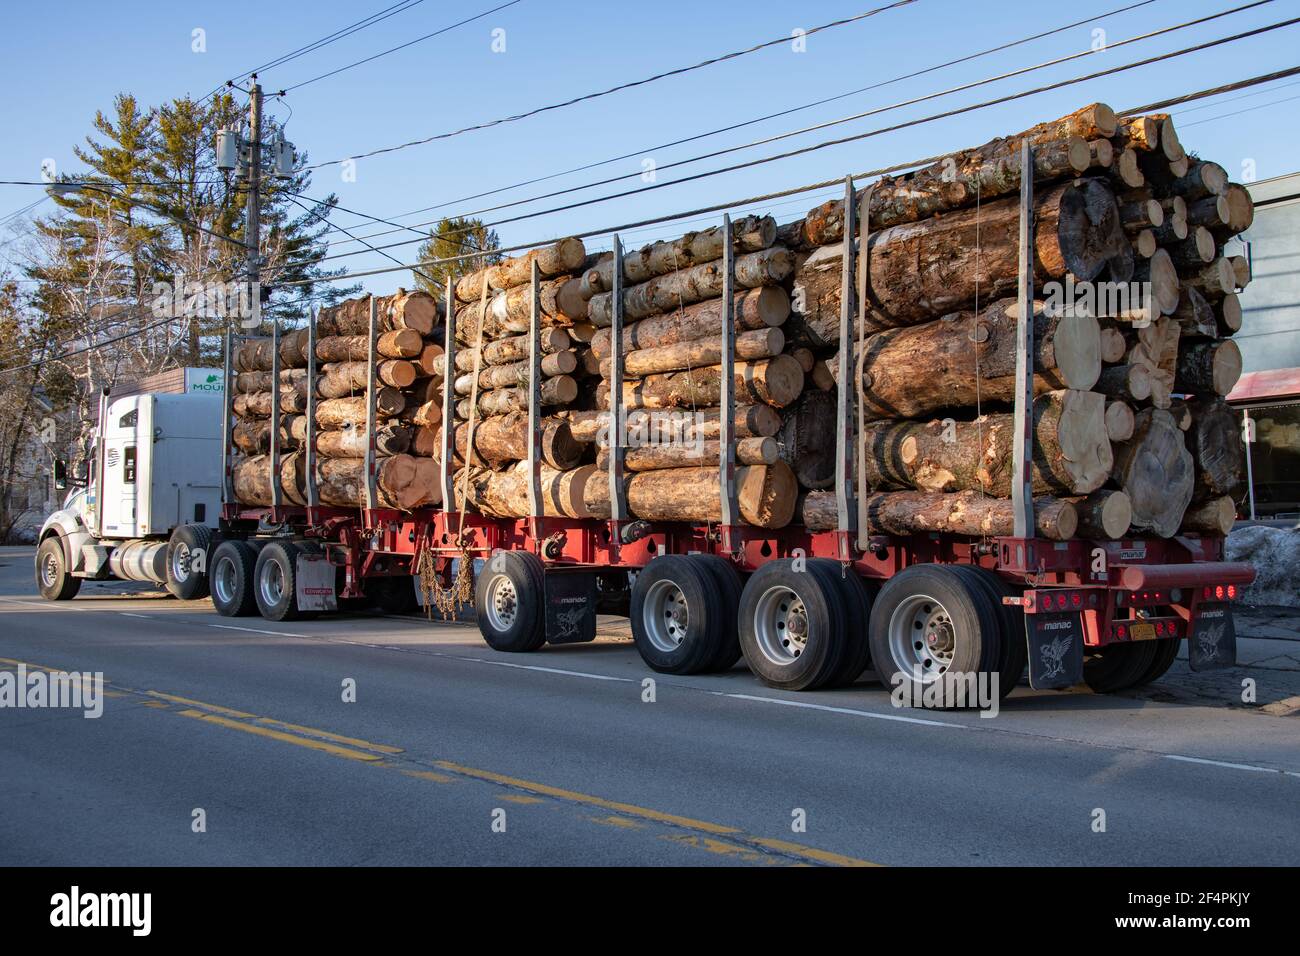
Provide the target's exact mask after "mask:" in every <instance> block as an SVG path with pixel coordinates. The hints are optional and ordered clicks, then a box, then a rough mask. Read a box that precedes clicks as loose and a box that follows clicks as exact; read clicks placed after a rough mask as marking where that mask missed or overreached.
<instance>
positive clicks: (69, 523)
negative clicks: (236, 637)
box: [36, 393, 224, 601]
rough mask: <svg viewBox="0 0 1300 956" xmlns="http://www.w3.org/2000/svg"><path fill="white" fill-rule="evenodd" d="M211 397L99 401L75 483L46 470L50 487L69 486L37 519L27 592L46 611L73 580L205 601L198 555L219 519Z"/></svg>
mask: <svg viewBox="0 0 1300 956" xmlns="http://www.w3.org/2000/svg"><path fill="white" fill-rule="evenodd" d="M223 414H224V408H223V402H222V397H221V395H220V394H194V393H189V394H180V395H171V394H152V393H146V394H140V395H129V396H126V397H123V398H117V399H110V398H109V397H108V396H107V395H105V396H104V397H102V398H101V399H100V405H99V426H98V428H97V429H96V431H95V435H94V439H93V444H92V453H91V454H90V456H89V459H88V461H87V462H86V467H85V468H84V469H83V470H82V473H81V474H78V475H76V476H75V477H72V478H69V476H68V469H67V466H66V464H65V463H63V462H56V464H55V485H56V487H59V488H66V487H68V486H69V484H71V485H74V486H76V487H75V489H74V490H73V491H71V493H70V494H69V495H68V497H67V498H66V499H65V501H64V503H63V507H62V508H60V509H59V510H58V511H56V512H54V513H53V514H52V515H50V516H49V517H48V518H46V519H45V523H44V525H42V527H41V536H40V541H39V546H38V548H37V551H36V583H37V586H38V587H39V588H40V592H41V595H42V596H43V597H45V598H47V599H49V600H52V601H66V600H68V599H70V598H72V597H75V596H76V594H77V592H78V590H80V588H81V582H82V580H84V579H86V578H92V579H95V580H112V579H115V578H116V579H120V580H125V581H145V582H153V583H156V584H164V585H166V586H167V588H168V590H170V591H171V592H172V593H173V594H175V595H176V596H177V597H179V598H184V599H187V600H188V599H193V598H201V597H205V596H206V595H207V592H208V583H207V575H206V574H205V573H204V570H205V566H206V565H205V562H206V557H207V552H208V550H209V547H210V545H211V542H212V536H213V532H214V529H215V528H216V526H217V522H218V519H219V518H220V515H221V417H222V415H223Z"/></svg>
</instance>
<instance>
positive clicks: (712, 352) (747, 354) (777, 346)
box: [600, 329, 785, 379]
mask: <svg viewBox="0 0 1300 956" xmlns="http://www.w3.org/2000/svg"><path fill="white" fill-rule="evenodd" d="M734 343H735V348H734V349H733V351H732V354H733V356H734V357H735V358H737V359H742V360H745V361H757V360H759V359H765V358H771V357H772V356H774V355H780V354H781V350H782V349H783V348H785V335H784V334H783V333H782V332H781V330H780V329H754V330H753V331H750V332H737V333H736V335H735V338H734ZM721 361H722V338H721V333H719V334H718V335H714V336H710V337H708V338H699V339H691V340H689V341H685V342H678V343H676V344H674V345H660V346H658V347H656V348H649V349H636V350H635V351H632V352H628V353H627V354H626V355H624V357H623V374H624V375H626V376H627V377H629V378H643V377H644V376H646V375H653V374H655V373H656V372H675V371H678V370H679V369H695V368H704V367H706V366H709V365H717V364H718V363H720V362H721ZM600 374H601V377H602V378H606V379H607V378H609V375H610V360H609V359H605V360H604V361H602V362H601V363H600Z"/></svg>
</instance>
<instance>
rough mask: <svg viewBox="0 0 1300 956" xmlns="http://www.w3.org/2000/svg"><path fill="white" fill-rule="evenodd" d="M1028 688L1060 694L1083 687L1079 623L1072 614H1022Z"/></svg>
mask: <svg viewBox="0 0 1300 956" xmlns="http://www.w3.org/2000/svg"><path fill="white" fill-rule="evenodd" d="M1025 639H1026V640H1027V641H1028V644H1029V686H1030V687H1032V688H1034V689H1035V690H1063V689H1064V688H1066V687H1073V686H1074V685H1075V684H1081V683H1083V620H1082V618H1081V616H1080V615H1079V614H1077V613H1075V614H1026V615H1025Z"/></svg>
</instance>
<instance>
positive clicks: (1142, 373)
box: [1093, 365, 1151, 402]
mask: <svg viewBox="0 0 1300 956" xmlns="http://www.w3.org/2000/svg"><path fill="white" fill-rule="evenodd" d="M1093 391H1096V392H1100V393H1101V394H1102V395H1105V396H1107V397H1108V398H1117V399H1120V400H1121V401H1125V402H1145V401H1146V400H1147V399H1148V398H1150V397H1151V375H1150V373H1149V372H1148V370H1147V367H1146V366H1145V365H1111V366H1108V367H1107V368H1104V369H1102V371H1101V375H1100V377H1099V378H1098V379H1097V383H1096V384H1095V385H1093Z"/></svg>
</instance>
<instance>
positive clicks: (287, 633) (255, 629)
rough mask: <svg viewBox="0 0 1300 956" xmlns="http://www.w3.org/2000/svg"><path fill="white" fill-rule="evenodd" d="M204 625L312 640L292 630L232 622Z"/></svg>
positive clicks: (227, 629) (226, 629) (225, 629)
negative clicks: (236, 624) (237, 624)
mask: <svg viewBox="0 0 1300 956" xmlns="http://www.w3.org/2000/svg"><path fill="white" fill-rule="evenodd" d="M204 627H215V628H219V629H220V630H223V631H246V632H248V633H249V634H270V635H271V636H272V637H301V638H304V639H307V640H312V638H309V637H308V636H307V635H306V634H294V633H293V632H292V631H268V630H266V629H265V628H261V627H236V626H235V625H234V624H204Z"/></svg>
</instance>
